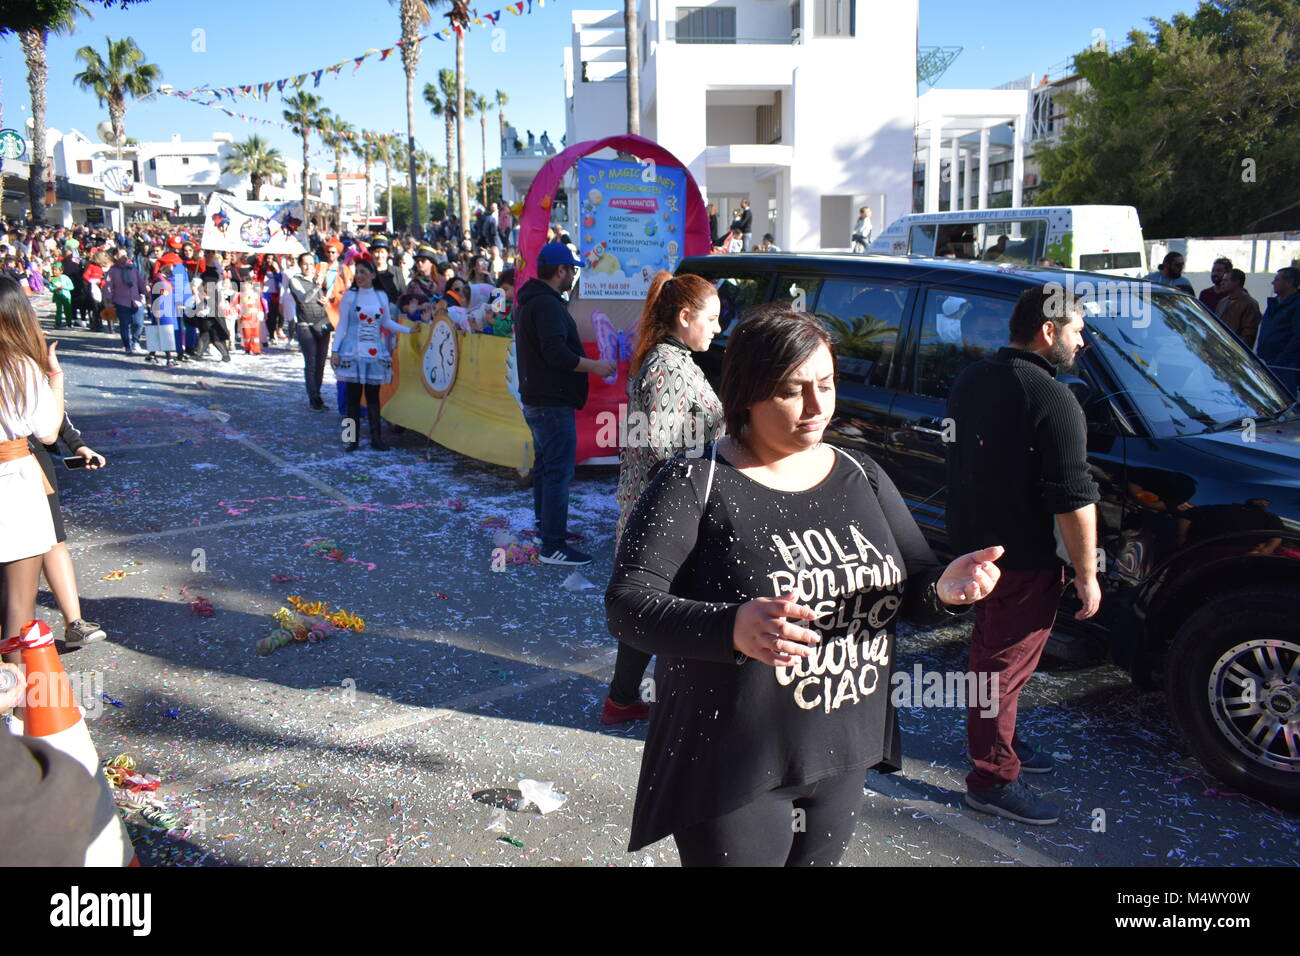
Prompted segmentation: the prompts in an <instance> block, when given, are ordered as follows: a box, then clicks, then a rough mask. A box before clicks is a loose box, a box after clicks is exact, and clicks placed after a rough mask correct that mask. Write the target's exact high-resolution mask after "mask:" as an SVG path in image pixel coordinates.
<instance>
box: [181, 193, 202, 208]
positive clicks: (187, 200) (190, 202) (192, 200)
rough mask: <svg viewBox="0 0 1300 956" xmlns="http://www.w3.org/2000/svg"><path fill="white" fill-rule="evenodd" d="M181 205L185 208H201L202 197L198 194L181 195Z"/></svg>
mask: <svg viewBox="0 0 1300 956" xmlns="http://www.w3.org/2000/svg"><path fill="white" fill-rule="evenodd" d="M181 203H182V205H185V206H201V205H203V197H202V196H200V195H199V194H198V193H181Z"/></svg>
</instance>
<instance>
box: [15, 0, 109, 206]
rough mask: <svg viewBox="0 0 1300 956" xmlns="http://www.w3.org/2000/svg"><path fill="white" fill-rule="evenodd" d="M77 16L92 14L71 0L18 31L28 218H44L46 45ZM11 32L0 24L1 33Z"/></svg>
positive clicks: (66, 31)
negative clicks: (28, 103)
mask: <svg viewBox="0 0 1300 956" xmlns="http://www.w3.org/2000/svg"><path fill="white" fill-rule="evenodd" d="M79 16H86V17H89V16H92V14H91V12H90V11H89V10H88V9H86V7H85V6H83V5H82V4H80V3H76V2H74V3H72V4H71V5H69V7H68V8H67V10H66V11H65V12H64V13H63V15H62V17H60V18H59V19H57V20H55V21H54V22H53V23H51V24H49V25H48V26H44V27H37V28H33V29H28V30H20V31H19V32H18V42H19V44H20V45H21V46H22V48H23V57H24V58H25V59H26V60H27V89H28V91H29V92H30V93H31V98H32V142H31V148H30V150H29V151H28V155H30V156H31V169H30V171H29V172H28V175H27V198H28V201H29V202H30V204H31V219H32V222H35V223H44V222H45V94H46V87H47V86H48V85H49V72H50V71H49V65H48V64H47V62H46V59H45V46H46V43H47V42H48V40H49V37H50V34H54V35H55V36H64V35H66V34H69V33H71V32H72V31H73V30H74V29H75V27H76V19H77V17H79ZM9 32H11V31H10V30H8V29H7V28H5V27H2V26H0V36H5V35H6V34H8V33H9Z"/></svg>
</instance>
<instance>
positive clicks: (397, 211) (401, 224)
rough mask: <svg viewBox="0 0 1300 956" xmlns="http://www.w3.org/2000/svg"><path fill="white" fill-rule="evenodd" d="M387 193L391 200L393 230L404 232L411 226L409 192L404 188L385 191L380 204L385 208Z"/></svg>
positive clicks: (398, 187) (399, 187) (395, 187)
mask: <svg viewBox="0 0 1300 956" xmlns="http://www.w3.org/2000/svg"><path fill="white" fill-rule="evenodd" d="M389 193H391V194H392V198H393V223H392V226H393V229H394V230H396V231H397V232H404V231H405V230H406V229H407V228H408V227H409V226H410V225H411V190H410V189H409V188H408V187H406V186H394V187H393V188H392V189H385V190H384V194H383V195H382V196H381V197H380V202H381V203H383V205H384V207H385V208H387V204H388V197H389Z"/></svg>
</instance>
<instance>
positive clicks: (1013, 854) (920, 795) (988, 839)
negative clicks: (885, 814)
mask: <svg viewBox="0 0 1300 956" xmlns="http://www.w3.org/2000/svg"><path fill="white" fill-rule="evenodd" d="M928 766H929V765H928V764H925V763H923V762H921V761H919V760H909V759H907V758H904V759H903V772H904V773H906V774H908V775H909V776H910V777H911V779H909V778H908V777H902V776H899V775H898V774H878V775H877V776H875V777H873V778H872V779H871V782H870V783H869V784H868V786H869V787H870V788H871V789H872V790H875V791H876V792H877V793H879V794H881V795H882V796H885V797H888V798H890V799H891V800H898V801H900V802H906V803H908V804H910V805H915V806H916V807H917V809H920V810H925V811H926V812H927V814H928V815H929V816H930V817H932V818H933V819H934V820H936V821H938V822H939V823H940V824H942V825H943V826H946V827H951V828H952V829H954V830H956V831H957V832H958V833H960V834H961V835H962V836H965V837H969V838H970V839H972V840H974V841H976V842H977V843H982V844H983V845H984V846H986V847H988V848H989V849H990V850H993V851H994V852H995V853H1000V854H1001V855H1002V856H1005V857H1007V858H1008V859H1010V860H1014V861H1015V862H1017V863H1020V864H1022V865H1024V866H1060V865H1061V864H1060V863H1059V862H1058V861H1056V860H1053V859H1052V858H1051V857H1050V856H1047V855H1046V854H1043V853H1039V852H1038V851H1037V850H1033V849H1030V848H1029V847H1027V846H1025V845H1024V843H1017V842H1016V841H1015V840H1013V839H1011V838H1010V837H1008V836H1006V835H1005V834H1002V833H999V832H998V831H997V830H993V829H991V828H989V827H988V826H987V825H985V824H983V823H980V822H979V821H978V820H976V819H975V818H973V817H971V816H969V815H968V814H967V812H966V811H965V810H964V809H959V808H957V807H952V806H949V805H948V804H946V803H939V802H938V801H936V800H933V799H931V798H930V797H929V796H928V795H927V794H926V792H925V791H924V790H922V789H921V788H920V787H919V786H918V783H925V782H926V781H925V780H924V777H923V773H924V771H925V770H926V768H927V767H928ZM930 786H934V784H930ZM891 791H893V792H891ZM972 812H978V811H972ZM981 815H983V814H981ZM998 819H1001V817H999V818H998Z"/></svg>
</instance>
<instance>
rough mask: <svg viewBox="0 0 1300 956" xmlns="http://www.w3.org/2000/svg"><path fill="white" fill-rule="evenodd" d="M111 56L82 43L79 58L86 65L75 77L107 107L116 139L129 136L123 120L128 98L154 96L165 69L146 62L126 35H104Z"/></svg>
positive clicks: (133, 42)
mask: <svg viewBox="0 0 1300 956" xmlns="http://www.w3.org/2000/svg"><path fill="white" fill-rule="evenodd" d="M104 42H105V43H106V44H107V51H108V58H107V59H105V58H104V57H102V56H100V54H99V51H98V50H96V49H95V48H94V47H93V46H83V47H82V48H81V49H80V50H78V51H77V59H79V60H81V61H82V62H83V63H84V64H85V68H84V69H83V70H82V71H81V72H80V73H78V74H77V75H76V76H74V77H73V78H72V80H73V82H74V83H76V84H77V85H78V86H80V87H81V88H82V89H83V90H90V91H91V92H93V93H94V94H95V96H96V97H97V98H98V99H99V105H100V106H107V107H108V119H109V122H110V123H111V124H112V126H113V141H114V142H115V143H120V142H122V141H123V140H125V139H126V133H125V132H124V131H123V120H125V118H126V99H127V97H128V96H129V97H131V98H132V99H137V100H142V99H146V98H148V97H149V96H152V95H153V93H154V91H155V90H156V89H157V88H158V81H159V80H161V79H162V70H160V69H159V68H158V67H157V66H155V65H154V64H153V63H145V62H144V52H143V51H142V50H141V49H140V48H139V47H138V46H136V45H135V40H133V39H132V38H131V37H126V38H125V39H123V40H114V39H112V38H110V37H104Z"/></svg>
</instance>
